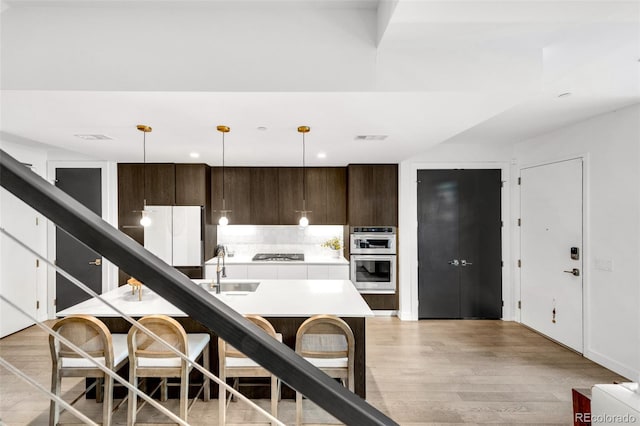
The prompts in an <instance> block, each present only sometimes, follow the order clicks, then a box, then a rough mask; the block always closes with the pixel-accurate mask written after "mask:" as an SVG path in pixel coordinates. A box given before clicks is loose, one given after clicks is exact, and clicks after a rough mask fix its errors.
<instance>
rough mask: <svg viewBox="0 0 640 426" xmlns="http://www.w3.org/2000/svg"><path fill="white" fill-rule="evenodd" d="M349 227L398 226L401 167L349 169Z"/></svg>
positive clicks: (365, 165) (356, 165)
mask: <svg viewBox="0 0 640 426" xmlns="http://www.w3.org/2000/svg"><path fill="white" fill-rule="evenodd" d="M348 218H349V225H350V226H397V225H398V165H397V164H350V165H349V166H348Z"/></svg>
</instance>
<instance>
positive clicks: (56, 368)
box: [49, 315, 128, 426]
mask: <svg viewBox="0 0 640 426" xmlns="http://www.w3.org/2000/svg"><path fill="white" fill-rule="evenodd" d="M52 329H53V330H54V331H57V332H58V333H59V334H60V335H61V336H62V337H64V338H66V339H68V340H69V341H70V342H71V343H73V344H74V345H76V346H78V347H80V348H81V349H82V350H84V351H85V352H87V353H88V354H89V355H90V356H91V357H92V358H94V359H95V360H96V361H98V362H99V363H100V364H103V365H104V366H105V367H107V368H108V369H110V370H112V371H114V372H116V371H118V370H119V369H120V368H121V367H123V366H124V365H125V364H126V362H127V361H128V358H127V335H126V334H111V333H110V332H109V329H108V328H107V326H106V325H104V323H103V322H102V321H100V320H99V319H97V318H95V317H92V316H90V315H71V316H68V317H65V318H63V319H61V320H59V321H58V322H56V323H55V324H54V325H53V327H52ZM49 348H50V350H51V361H52V368H51V393H53V394H55V395H57V396H60V387H61V382H62V378H63V377H92V378H93V377H95V378H96V382H95V383H94V384H92V385H91V386H89V387H88V388H87V389H86V390H85V391H84V392H83V393H82V394H81V395H80V396H79V397H78V398H76V399H75V400H74V401H73V402H72V404H73V403H75V402H76V401H78V400H79V399H80V397H82V396H83V395H84V394H86V393H87V392H88V391H89V390H90V389H91V388H93V387H94V386H95V387H96V402H101V401H103V407H102V423H103V424H104V425H110V424H111V415H112V412H113V378H112V377H111V376H109V375H108V374H105V373H104V372H103V371H102V370H101V369H99V368H98V367H96V366H95V364H93V362H91V361H90V360H88V359H85V358H83V357H82V355H80V354H78V353H76V352H75V351H74V350H73V349H71V348H69V347H68V346H67V345H65V344H64V343H62V342H61V341H60V339H58V338H57V337H56V336H49ZM105 376H106V377H105ZM103 381H104V394H103V392H102V382H103ZM103 395H104V396H103ZM59 419H60V407H59V405H58V403H57V402H56V401H53V400H52V401H51V406H50V409H49V425H51V426H55V425H57V424H58V421H59Z"/></svg>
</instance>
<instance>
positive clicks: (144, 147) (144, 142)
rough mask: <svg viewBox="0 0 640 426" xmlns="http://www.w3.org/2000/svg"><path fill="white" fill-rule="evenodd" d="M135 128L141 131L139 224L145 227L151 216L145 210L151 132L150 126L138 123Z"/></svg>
mask: <svg viewBox="0 0 640 426" xmlns="http://www.w3.org/2000/svg"><path fill="white" fill-rule="evenodd" d="M137 129H138V130H140V131H141V132H142V200H143V201H142V217H141V218H140V225H142V226H144V227H147V226H149V225H151V218H150V217H149V212H148V211H147V133H149V132H151V130H152V129H151V127H149V126H147V125H144V124H138V126H137Z"/></svg>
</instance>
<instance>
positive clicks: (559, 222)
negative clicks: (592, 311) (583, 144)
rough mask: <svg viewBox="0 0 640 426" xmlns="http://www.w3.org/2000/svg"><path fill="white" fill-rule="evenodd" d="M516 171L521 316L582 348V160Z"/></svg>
mask: <svg viewBox="0 0 640 426" xmlns="http://www.w3.org/2000/svg"><path fill="white" fill-rule="evenodd" d="M520 176H521V189H520V203H521V228H520V233H521V261H522V264H521V269H520V293H521V294H520V297H521V321H522V323H523V324H525V325H526V326H528V327H531V328H533V329H534V330H536V331H538V332H540V333H542V334H544V335H546V336H548V337H550V338H552V339H554V340H556V341H558V342H560V343H562V344H564V345H566V346H568V347H570V348H571V349H573V350H575V351H578V352H580V353H582V352H583V313H582V306H583V305H582V294H583V291H582V286H583V270H584V269H583V267H582V258H583V250H582V240H583V235H582V232H583V223H582V208H583V207H582V206H583V186H582V185H583V183H582V179H583V164H582V159H581V158H577V159H571V160H567V161H560V162H556V163H552V164H544V165H540V166H535V167H529V168H524V169H522V170H521V171H520Z"/></svg>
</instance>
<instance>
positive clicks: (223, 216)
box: [217, 126, 231, 226]
mask: <svg viewBox="0 0 640 426" xmlns="http://www.w3.org/2000/svg"><path fill="white" fill-rule="evenodd" d="M217 129H218V131H219V132H220V133H222V210H220V213H221V214H220V219H218V225H222V226H225V225H228V224H229V219H228V218H227V213H229V212H230V211H231V210H227V206H226V204H225V200H224V134H225V133H229V132H230V131H231V128H229V127H228V126H218V127H217Z"/></svg>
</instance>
